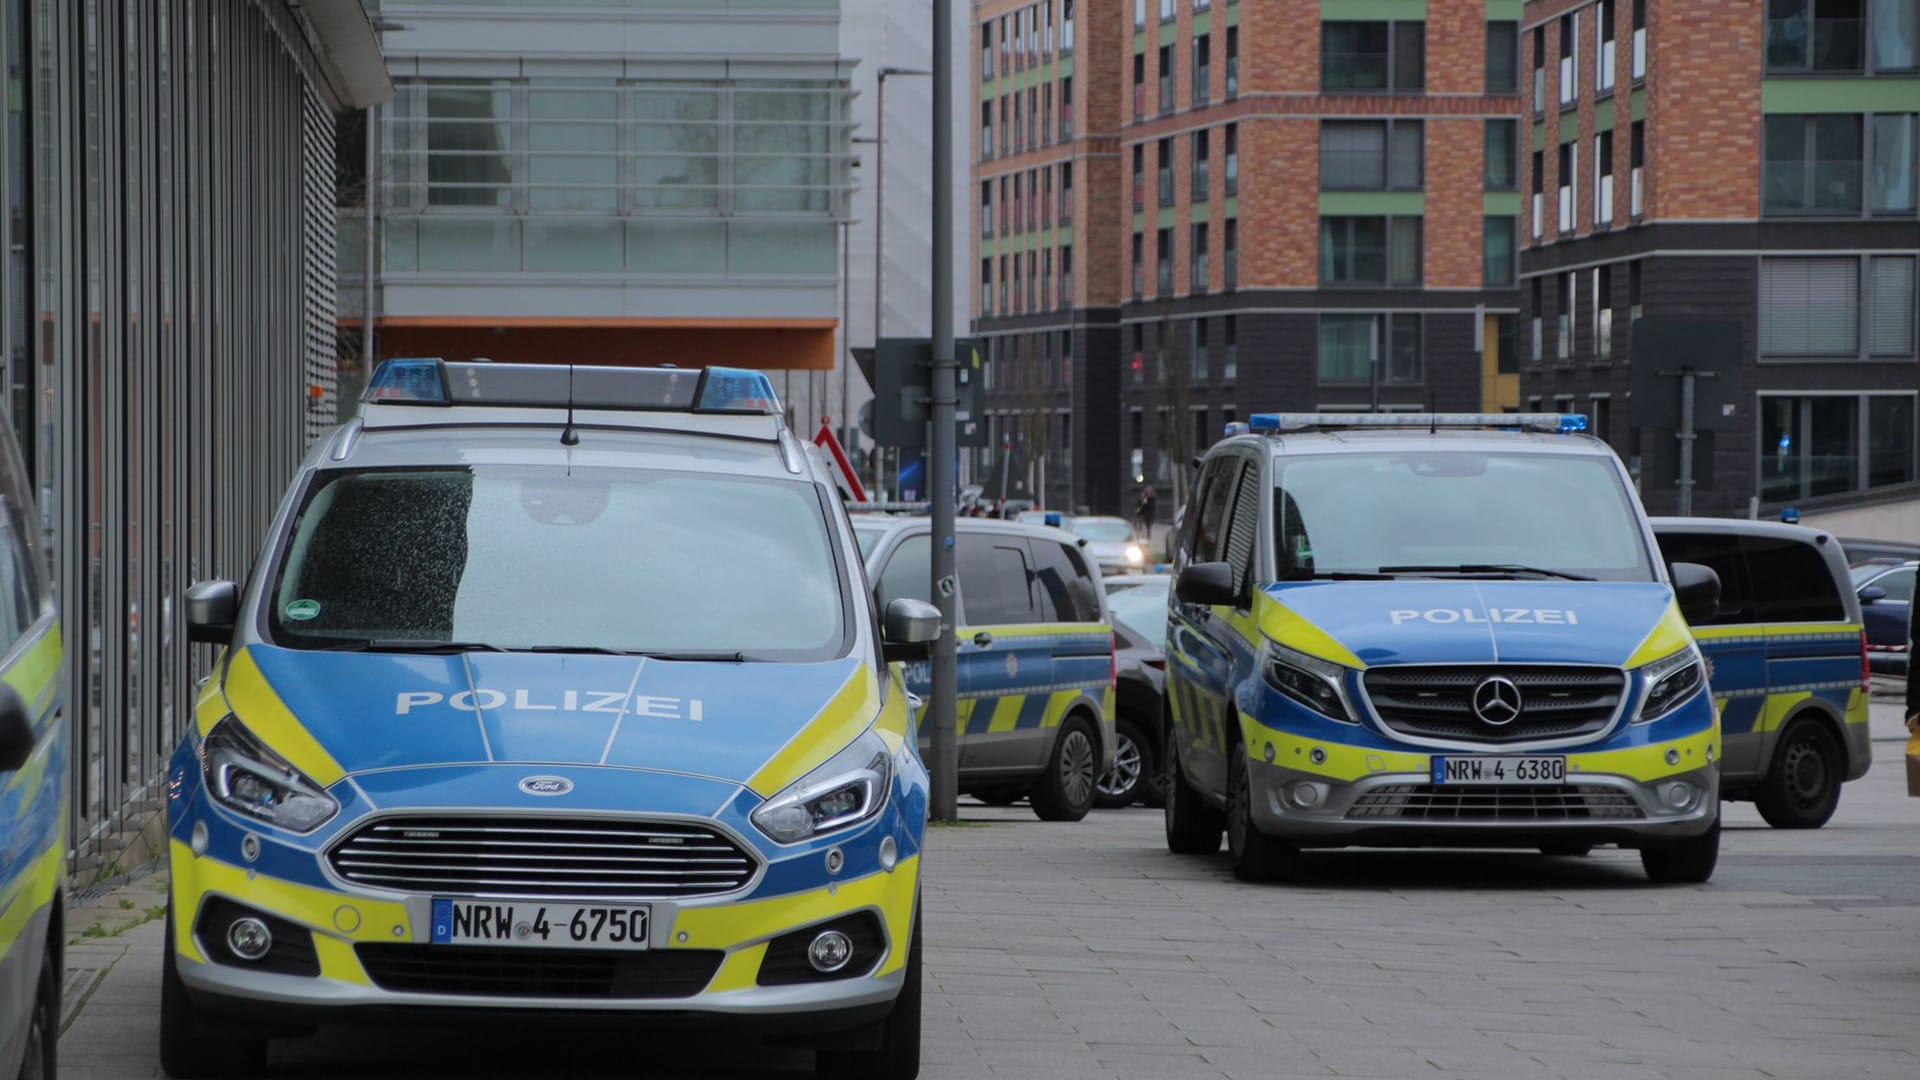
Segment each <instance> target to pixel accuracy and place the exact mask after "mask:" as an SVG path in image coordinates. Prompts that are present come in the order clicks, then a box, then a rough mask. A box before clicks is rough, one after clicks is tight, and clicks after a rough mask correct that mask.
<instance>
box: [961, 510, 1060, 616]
mask: <svg viewBox="0 0 1920 1080" xmlns="http://www.w3.org/2000/svg"><path fill="white" fill-rule="evenodd" d="M957 540H958V541H959V543H958V550H957V552H956V555H955V558H954V566H955V569H956V570H958V571H959V574H960V597H961V602H962V603H963V604H964V605H965V607H966V616H967V623H968V625H970V626H1002V625H1009V624H1014V623H1030V622H1039V621H1040V619H1039V612H1038V611H1037V610H1036V609H1035V607H1034V605H1033V585H1032V581H1033V571H1032V568H1031V567H1030V566H1029V564H1028V558H1027V545H1026V541H1025V540H1023V539H1021V538H1020V537H1018V536H978V535H967V534H965V533H963V534H961V535H960V536H959V537H957Z"/></svg>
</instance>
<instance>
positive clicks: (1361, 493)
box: [1166, 414, 1721, 882]
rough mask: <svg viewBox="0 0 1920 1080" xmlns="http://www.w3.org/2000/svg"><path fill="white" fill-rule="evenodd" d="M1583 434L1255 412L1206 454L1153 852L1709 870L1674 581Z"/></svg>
mask: <svg viewBox="0 0 1920 1080" xmlns="http://www.w3.org/2000/svg"><path fill="white" fill-rule="evenodd" d="M1585 426H1586V425H1585V418H1584V417H1579V416H1561V415H1552V414H1533V415H1513V414H1507V415H1485V416H1483V415H1436V416H1427V415H1419V416H1406V415H1394V416H1387V415H1378V414H1366V415H1334V414H1319V415H1312V414H1309V415H1279V414H1267V415H1260V416H1255V417H1252V418H1251V420H1250V427H1249V428H1237V429H1235V431H1234V434H1233V436H1232V437H1229V438H1227V439H1226V440H1224V441H1223V442H1221V443H1219V444H1218V445H1216V446H1215V447H1214V448H1213V449H1212V450H1211V451H1210V452H1209V453H1208V454H1207V455H1206V457H1205V460H1204V462H1203V464H1202V466H1201V470H1200V475H1199V480H1198V482H1197V484H1196V486H1195V491H1194V495H1193V501H1192V502H1191V504H1190V505H1189V507H1188V511H1187V514H1186V519H1185V524H1184V526H1183V530H1182V532H1181V534H1180V535H1179V536H1178V538H1177V541H1176V543H1177V551H1176V562H1177V563H1178V571H1177V572H1178V577H1177V578H1176V580H1175V584H1174V595H1173V598H1172V600H1170V602H1169V636H1168V641H1167V672H1166V673H1167V693H1166V714H1167V716H1166V719H1167V724H1168V733H1169V738H1168V740H1167V757H1168V759H1169V765H1168V785H1167V792H1166V830H1167V844H1168V847H1169V848H1171V849H1172V850H1173V851H1175V852H1176V853H1188V854H1203V853H1211V852H1213V851H1216V850H1217V849H1218V848H1219V846H1220V838H1221V834H1222V832H1223V831H1224V832H1225V833H1226V836H1227V841H1228V849H1229V852H1230V854H1231V857H1232V863H1233V868H1234V870H1235V872H1236V873H1237V874H1238V875H1239V876H1241V877H1242V878H1246V879H1269V878H1276V877H1282V876H1284V875H1286V874H1287V873H1288V872H1289V871H1290V870H1291V869H1293V868H1294V866H1295V864H1296V861H1297V859H1298V858H1299V853H1300V852H1301V850H1302V849H1305V848H1315V847H1342V846H1349V845H1361V846H1380V847H1403V846H1447V847H1499V848H1537V849H1540V850H1543V851H1546V852H1549V853H1562V854H1584V853H1585V852H1587V851H1589V850H1590V849H1591V848H1592V847H1594V846H1595V845H1599V844H1618V845H1621V846H1623V847H1629V848H1637V849H1639V852H1640V857H1641V861H1642V863H1643V865H1644V867H1645V869H1646V872H1647V874H1648V876H1650V877H1651V878H1653V879H1654V880H1656V881H1665V882H1701V881H1705V880H1707V879H1708V877H1710V876H1711V874H1712V873H1713V869H1714V864H1715V862H1716V860H1717V858H1718V852H1719V843H1720V824H1719V820H1720V819H1719V776H1720V773H1719V769H1720V754H1721V745H1720V729H1719V723H1718V720H1717V718H1716V716H1715V713H1714V708H1713V702H1712V700H1711V699H1710V697H1709V696H1708V694H1707V692H1706V690H1707V679H1706V670H1705V666H1704V664H1703V663H1702V660H1701V655H1700V651H1699V649H1698V647H1697V646H1696V645H1695V644H1694V641H1693V638H1692V637H1691V636H1690V635H1689V633H1688V629H1687V622H1686V619H1685V618H1684V617H1683V612H1688V613H1691V614H1694V615H1696V616H1698V615H1700V614H1701V613H1702V612H1711V611H1712V610H1713V606H1714V604H1715V602H1716V600H1717V597H1718V592H1719V586H1718V582H1717V579H1716V578H1715V576H1714V574H1713V572H1712V571H1711V570H1708V569H1707V568H1705V567H1701V566H1698V565H1695V564H1690V563H1676V564H1673V565H1672V566H1671V568H1669V566H1668V565H1667V564H1666V563H1665V562H1664V561H1663V560H1662V559H1661V558H1660V554H1659V548H1658V547H1657V546H1656V545H1655V542H1654V536H1653V533H1652V531H1651V529H1650V528H1649V526H1648V523H1647V518H1646V515H1645V514H1644V513H1643V512H1642V510H1641V509H1640V504H1639V502H1638V500H1637V499H1636V498H1635V496H1634V493H1633V488H1632V485H1631V484H1630V482H1629V480H1628V477H1627V474H1626V471H1625V469H1624V468H1623V467H1622V466H1621V464H1620V461H1619V459H1618V458H1617V457H1615V456H1614V454H1613V452H1612V451H1611V450H1609V449H1608V448H1607V447H1606V445H1605V444H1604V443H1601V442H1600V441H1598V440H1596V439H1593V438H1590V437H1588V436H1586V435H1584V434H1582V432H1583V431H1584V429H1585Z"/></svg>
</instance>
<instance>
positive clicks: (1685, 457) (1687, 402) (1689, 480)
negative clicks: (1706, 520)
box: [1677, 368, 1696, 517]
mask: <svg viewBox="0 0 1920 1080" xmlns="http://www.w3.org/2000/svg"><path fill="white" fill-rule="evenodd" d="M1695 377H1696V376H1695V374H1694V370H1693V369H1692V368H1682V369H1680V434H1679V436H1678V438H1679V439H1680V482H1679V490H1680V505H1679V507H1678V511H1677V512H1678V513H1679V515H1680V516H1681V517H1690V516H1692V514H1693V380H1694V378H1695Z"/></svg>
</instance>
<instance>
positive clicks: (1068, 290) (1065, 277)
mask: <svg viewBox="0 0 1920 1080" xmlns="http://www.w3.org/2000/svg"><path fill="white" fill-rule="evenodd" d="M1060 306H1061V307H1063V308H1070V307H1072V306H1073V249H1072V248H1071V247H1062V248H1061V249H1060Z"/></svg>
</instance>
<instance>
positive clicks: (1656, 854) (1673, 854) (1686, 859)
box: [1640, 817, 1720, 885]
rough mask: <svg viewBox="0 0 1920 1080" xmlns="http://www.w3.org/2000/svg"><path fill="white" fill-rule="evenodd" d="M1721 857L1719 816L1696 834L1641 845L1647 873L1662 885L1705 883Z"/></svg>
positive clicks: (1641, 861) (1642, 863)
mask: <svg viewBox="0 0 1920 1080" xmlns="http://www.w3.org/2000/svg"><path fill="white" fill-rule="evenodd" d="M1719 861H1720V819H1719V818H1718V817H1715V818H1714V819H1713V827H1712V828H1710V829H1708V830H1707V831H1706V832H1704V833H1701V834H1700V835H1699V836H1695V837H1692V838H1690V839H1687V840H1682V841H1681V842H1679V843H1677V844H1673V845H1670V846H1667V847H1653V848H1641V849H1640V865H1641V866H1642V867H1643V868H1645V870H1646V871H1647V877H1648V878H1650V879H1652V880H1653V881H1656V882H1659V883H1660V884H1662V885H1704V884H1706V882H1707V880H1708V879H1709V878H1711V877H1713V867H1714V864H1716V863H1718V862H1719Z"/></svg>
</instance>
